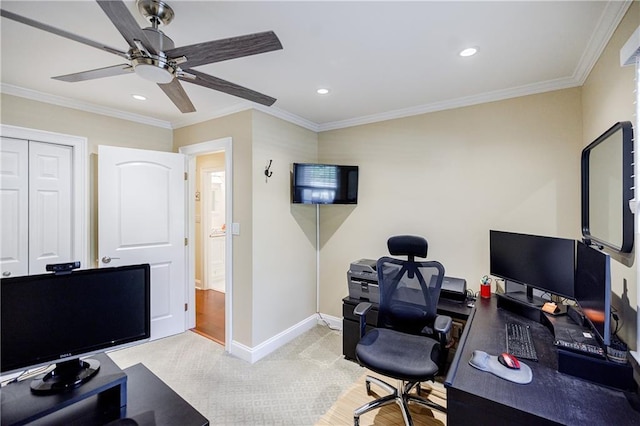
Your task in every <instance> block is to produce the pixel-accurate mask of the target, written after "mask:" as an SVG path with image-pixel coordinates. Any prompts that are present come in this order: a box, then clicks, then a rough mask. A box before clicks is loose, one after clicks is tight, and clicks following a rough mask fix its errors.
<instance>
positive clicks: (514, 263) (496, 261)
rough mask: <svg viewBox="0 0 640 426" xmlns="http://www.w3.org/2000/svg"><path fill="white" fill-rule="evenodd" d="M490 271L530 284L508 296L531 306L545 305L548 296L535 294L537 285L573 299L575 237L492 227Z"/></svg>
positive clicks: (490, 234) (495, 274) (498, 275)
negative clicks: (573, 238)
mask: <svg viewBox="0 0 640 426" xmlns="http://www.w3.org/2000/svg"><path fill="white" fill-rule="evenodd" d="M489 245H490V273H491V275H493V276H496V277H499V278H503V279H504V280H505V286H506V285H507V284H506V283H507V282H515V283H518V284H522V285H524V286H525V287H526V291H511V292H508V291H507V290H508V289H507V288H505V292H506V293H505V294H504V296H506V297H508V298H511V299H513V300H516V301H518V302H520V303H523V304H527V305H529V306H542V305H544V303H545V302H547V300H544V299H543V298H541V297H539V296H534V295H533V289H534V288H535V289H538V290H541V291H543V292H547V293H550V294H552V295H557V296H561V297H565V298H571V299H573V297H574V294H573V290H574V289H573V287H574V272H575V240H569V239H565V238H556V237H545V236H539V235H528V234H518V233H514V232H505V231H495V230H491V231H489Z"/></svg>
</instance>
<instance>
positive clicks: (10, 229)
mask: <svg viewBox="0 0 640 426" xmlns="http://www.w3.org/2000/svg"><path fill="white" fill-rule="evenodd" d="M28 189H29V142H27V141H25V140H20V139H10V138H5V137H0V215H1V216H0V223H1V228H0V231H1V235H2V237H1V238H0V240H1V243H0V271H1V275H2V277H10V276H11V277H15V276H21V275H28V273H29V260H28V256H29V243H28V233H29V228H28V226H29V222H28V221H29V193H28Z"/></svg>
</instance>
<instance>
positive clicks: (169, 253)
mask: <svg viewBox="0 0 640 426" xmlns="http://www.w3.org/2000/svg"><path fill="white" fill-rule="evenodd" d="M185 169H186V161H185V156H184V155H182V154H175V153H169V152H158V151H147V150H139V149H130V148H116V147H111V146H99V147H98V194H99V195H98V263H99V266H100V267H108V266H121V265H133V264H140V263H149V264H150V265H151V338H152V339H158V338H161V337H165V336H169V335H172V334H176V333H180V332H183V331H184V330H185V329H186V327H185V325H186V322H185V310H186V309H185V308H186V303H185V302H186V300H187V299H186V286H185V277H186V270H185V261H186V259H185V256H186V248H185V232H186V226H185V210H186V208H185V207H186V203H185V185H186V181H185Z"/></svg>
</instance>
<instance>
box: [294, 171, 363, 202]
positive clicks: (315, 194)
mask: <svg viewBox="0 0 640 426" xmlns="http://www.w3.org/2000/svg"><path fill="white" fill-rule="evenodd" d="M291 200H292V202H293V203H296V204H358V166H341V165H335V164H315V163H293V177H292V185H291Z"/></svg>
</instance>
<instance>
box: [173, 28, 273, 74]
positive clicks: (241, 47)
mask: <svg viewBox="0 0 640 426" xmlns="http://www.w3.org/2000/svg"><path fill="white" fill-rule="evenodd" d="M280 49H282V44H281V43H280V40H279V39H278V36H276V34H275V33H274V32H273V31H266V32H263V33H255V34H247V35H243V36H238V37H231V38H225V39H221V40H213V41H207V42H203V43H197V44H192V45H190V46H183V47H176V48H175V49H170V50H167V51H165V54H166V55H167V57H168V58H179V57H181V56H185V57H186V58H187V62H185V63H184V64H181V65H182V66H183V67H189V68H193V67H197V66H198V65H205V64H211V63H213V62H220V61H226V60H227V59H234V58H241V57H243V56H250V55H256V54H258V53H266V52H271V51H273V50H280Z"/></svg>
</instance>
